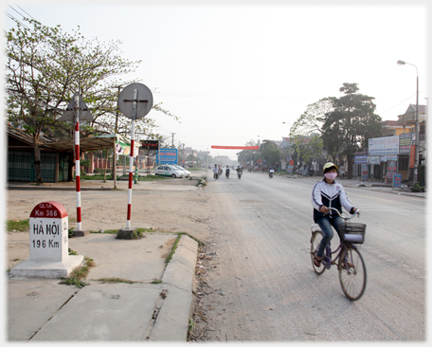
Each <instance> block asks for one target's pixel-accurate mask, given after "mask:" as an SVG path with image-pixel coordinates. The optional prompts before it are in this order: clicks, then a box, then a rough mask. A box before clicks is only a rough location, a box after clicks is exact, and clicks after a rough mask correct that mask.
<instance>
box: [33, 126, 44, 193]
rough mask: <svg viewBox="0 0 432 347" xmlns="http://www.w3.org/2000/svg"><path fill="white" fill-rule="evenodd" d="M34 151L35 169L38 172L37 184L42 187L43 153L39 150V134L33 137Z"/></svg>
mask: <svg viewBox="0 0 432 347" xmlns="http://www.w3.org/2000/svg"><path fill="white" fill-rule="evenodd" d="M33 149H34V158H35V159H34V167H35V170H36V184H37V185H41V184H42V183H43V181H42V173H41V153H40V148H39V136H38V135H37V134H34V135H33Z"/></svg>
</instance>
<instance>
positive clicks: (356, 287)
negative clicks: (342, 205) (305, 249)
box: [310, 207, 367, 301]
mask: <svg viewBox="0 0 432 347" xmlns="http://www.w3.org/2000/svg"><path fill="white" fill-rule="evenodd" d="M329 210H334V211H336V212H337V214H338V215H339V216H340V217H342V218H343V219H344V222H345V223H344V224H343V225H340V226H339V230H340V233H341V236H340V243H339V247H338V248H337V249H336V250H335V251H333V252H332V250H331V246H330V243H329V244H328V245H327V247H326V249H325V252H324V256H323V258H322V260H321V265H322V266H321V267H317V266H316V265H315V263H314V255H315V252H316V250H317V249H318V246H319V244H320V242H321V239H322V237H323V233H322V230H321V229H320V228H319V226H318V225H316V224H313V225H312V229H311V232H312V237H311V240H310V243H311V252H310V254H311V259H312V267H313V269H314V271H315V272H316V273H317V274H318V275H321V274H323V273H324V271H325V270H326V269H330V267H331V266H332V265H337V268H338V271H339V282H340V285H341V287H342V291H343V292H344V294H345V296H346V297H347V298H348V299H350V300H352V301H355V300H358V299H360V298H361V296H362V295H363V293H364V291H365V289H366V281H367V274H366V265H365V262H364V260H363V257H362V255H361V253H360V251H359V250H358V248H357V246H356V244H362V243H363V242H364V239H365V233H366V224H361V223H348V222H347V221H348V219H352V218H354V216H355V215H356V214H357V215H358V216H360V213H359V212H360V211H359V210H357V211H356V212H355V213H354V214H353V215H352V216H351V217H345V216H344V215H343V214H340V213H339V211H338V210H337V209H335V208H332V207H331V208H329Z"/></svg>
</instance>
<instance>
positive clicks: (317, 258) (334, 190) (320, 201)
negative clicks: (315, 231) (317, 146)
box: [312, 162, 357, 267]
mask: <svg viewBox="0 0 432 347" xmlns="http://www.w3.org/2000/svg"><path fill="white" fill-rule="evenodd" d="M337 170H338V167H337V166H336V165H335V164H333V163H330V162H329V163H326V164H325V165H324V167H323V174H324V179H323V180H322V181H320V182H318V183H317V184H315V186H314V188H313V190H312V206H313V207H314V215H313V219H314V222H315V223H317V224H318V225H319V226H320V228H321V230H322V231H323V234H324V236H323V238H322V240H321V243H320V244H319V247H318V250H317V251H316V253H315V255H314V264H315V266H317V267H320V266H321V260H322V258H323V255H324V250H325V248H326V246H327V245H328V244H329V243H330V241H331V239H332V238H333V229H332V226H333V228H335V229H336V231H337V233H338V235H339V237H341V235H340V231H339V224H343V223H344V220H343V219H342V218H341V217H339V216H338V215H337V214H336V212H334V211H331V210H329V209H328V208H329V207H333V208H336V209H337V210H338V211H339V212H340V213H342V206H343V207H344V208H345V209H346V210H347V211H349V213H351V214H354V213H355V211H356V210H357V209H356V208H355V207H354V206H352V205H351V203H350V201H349V200H348V196H347V195H346V193H345V190H344V189H343V186H342V184H340V183H337V182H336V181H335V179H336V177H337Z"/></svg>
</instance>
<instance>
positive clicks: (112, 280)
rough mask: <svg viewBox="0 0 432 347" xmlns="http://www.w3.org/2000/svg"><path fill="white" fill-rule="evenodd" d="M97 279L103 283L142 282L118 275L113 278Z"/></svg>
mask: <svg viewBox="0 0 432 347" xmlns="http://www.w3.org/2000/svg"><path fill="white" fill-rule="evenodd" d="M96 281H99V282H102V283H128V284H134V283H140V282H137V281H130V280H125V279H122V278H117V277H112V278H100V279H98V280H96Z"/></svg>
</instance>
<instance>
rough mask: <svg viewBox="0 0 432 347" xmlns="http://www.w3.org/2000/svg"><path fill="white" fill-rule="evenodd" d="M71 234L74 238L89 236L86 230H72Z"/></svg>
mask: <svg viewBox="0 0 432 347" xmlns="http://www.w3.org/2000/svg"><path fill="white" fill-rule="evenodd" d="M72 232H73V234H74V237H82V236H86V235H88V234H90V231H88V230H76V229H72Z"/></svg>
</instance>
